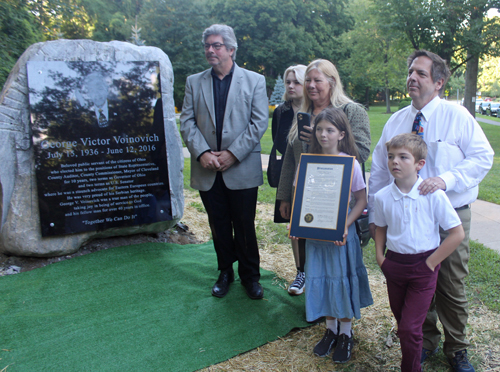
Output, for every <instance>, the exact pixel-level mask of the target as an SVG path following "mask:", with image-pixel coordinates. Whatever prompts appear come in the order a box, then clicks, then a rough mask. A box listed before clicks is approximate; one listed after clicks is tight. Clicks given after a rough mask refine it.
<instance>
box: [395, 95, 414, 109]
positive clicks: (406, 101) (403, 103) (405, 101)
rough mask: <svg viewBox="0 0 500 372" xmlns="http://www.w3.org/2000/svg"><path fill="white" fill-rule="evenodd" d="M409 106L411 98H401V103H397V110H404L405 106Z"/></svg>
mask: <svg viewBox="0 0 500 372" xmlns="http://www.w3.org/2000/svg"><path fill="white" fill-rule="evenodd" d="M410 105H411V98H410V97H407V98H403V99H402V100H401V101H399V106H398V110H401V109H402V108H405V107H406V106H410Z"/></svg>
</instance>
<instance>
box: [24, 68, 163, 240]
mask: <svg viewBox="0 0 500 372" xmlns="http://www.w3.org/2000/svg"><path fill="white" fill-rule="evenodd" d="M27 72H28V86H29V101H30V112H31V124H32V128H33V144H34V149H35V167H36V178H37V191H38V197H39V213H40V222H41V229H42V236H44V237H45V236H55V235H65V234H71V233H78V232H85V231H96V230H104V229H108V228H113V227H122V226H131V225H141V224H147V223H153V222H159V221H166V220H171V219H172V211H171V203H170V192H169V183H168V182H169V180H168V172H167V159H166V154H167V151H166V145H165V129H164V123H163V112H162V102H161V92H160V82H159V62H151V61H147V62H144V61H140V62H82V61H78V62H55V61H51V62H35V61H30V62H28V63H27Z"/></svg>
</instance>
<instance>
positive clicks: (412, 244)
mask: <svg viewBox="0 0 500 372" xmlns="http://www.w3.org/2000/svg"><path fill="white" fill-rule="evenodd" d="M422 181H423V180H422V178H421V177H420V176H418V179H417V181H416V182H415V184H414V185H413V187H412V189H411V191H410V192H409V193H407V194H404V193H402V192H401V190H400V189H399V188H398V187H397V185H396V183H395V182H392V183H391V184H390V185H388V186H386V187H384V188H383V189H382V190H380V191H379V192H377V193H376V194H375V203H374V204H375V205H374V222H375V225H377V226H381V227H384V226H387V243H386V244H387V249H389V250H391V251H393V252H397V253H402V254H417V253H423V252H426V251H429V250H432V249H435V248H437V247H438V246H439V244H440V236H439V226H441V227H442V228H443V229H444V230H449V229H452V228H454V227H457V226H458V225H461V221H460V218H459V217H458V214H457V212H456V211H455V209H454V208H453V206H452V205H451V203H450V201H449V199H448V197H447V196H446V194H445V192H444V191H442V190H437V191H436V192H434V193H429V194H427V195H420V193H419V190H418V189H417V188H418V186H419V185H420V184H421V183H422Z"/></svg>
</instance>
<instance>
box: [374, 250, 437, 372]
mask: <svg viewBox="0 0 500 372" xmlns="http://www.w3.org/2000/svg"><path fill="white" fill-rule="evenodd" d="M434 251H435V249H434V250H431V251H427V252H424V253H419V254H401V253H395V252H392V251H387V254H386V259H385V261H384V263H383V264H382V267H381V269H382V272H383V273H384V275H385V278H386V281H387V292H388V294H389V303H390V305H391V310H392V313H393V314H394V317H395V318H396V321H397V323H398V336H399V340H400V342H401V352H402V354H403V359H402V361H401V371H403V372H420V371H421V370H422V369H421V366H420V358H421V355H422V342H423V333H422V325H423V324H424V321H425V317H426V315H427V310H428V309H429V305H430V303H431V300H432V297H433V296H434V292H435V291H436V282H437V275H438V271H439V267H440V265H438V266H437V267H436V268H435V270H434V271H432V270H431V269H430V268H429V267H428V266H427V264H426V263H425V260H426V259H427V257H429V256H430V255H431V254H432V253H433V252H434Z"/></svg>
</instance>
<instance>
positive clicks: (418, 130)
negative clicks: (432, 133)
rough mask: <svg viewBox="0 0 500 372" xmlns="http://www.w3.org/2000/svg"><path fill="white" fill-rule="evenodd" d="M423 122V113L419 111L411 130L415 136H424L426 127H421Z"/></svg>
mask: <svg viewBox="0 0 500 372" xmlns="http://www.w3.org/2000/svg"><path fill="white" fill-rule="evenodd" d="M421 121H422V113H421V112H420V111H419V112H417V115H416V116H415V120H413V127H412V128H411V132H412V133H413V134H418V135H419V136H420V137H423V136H424V127H423V126H421V125H420V122H421Z"/></svg>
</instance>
